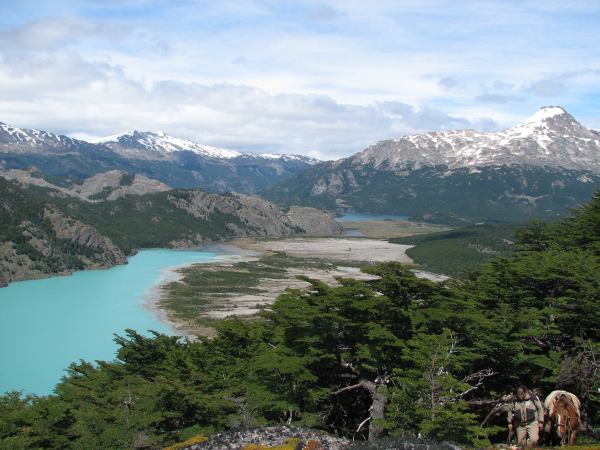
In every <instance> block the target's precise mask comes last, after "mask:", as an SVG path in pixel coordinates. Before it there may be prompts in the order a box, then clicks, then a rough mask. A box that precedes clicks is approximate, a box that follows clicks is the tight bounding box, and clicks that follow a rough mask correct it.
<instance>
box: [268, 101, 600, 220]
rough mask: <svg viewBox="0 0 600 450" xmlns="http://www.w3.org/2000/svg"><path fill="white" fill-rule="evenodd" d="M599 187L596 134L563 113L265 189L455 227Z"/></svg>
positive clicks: (331, 166) (364, 157) (419, 143)
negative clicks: (499, 130) (404, 215)
mask: <svg viewBox="0 0 600 450" xmlns="http://www.w3.org/2000/svg"><path fill="white" fill-rule="evenodd" d="M599 186H600V133H598V132H597V131H593V130H587V129H586V128H585V127H583V126H582V125H581V124H580V123H579V122H577V121H576V120H575V119H574V118H573V117H572V116H571V115H570V114H568V113H567V112H566V111H565V110H564V109H562V108H560V107H545V108H542V109H541V110H540V111H538V112H537V113H536V114H534V115H533V116H532V117H530V118H529V119H527V120H526V121H524V122H523V123H521V124H519V125H517V126H515V127H513V128H509V129H508V130H505V131H502V132H488V133H484V132H478V131H474V130H461V131H442V132H435V133H424V134H418V135H414V136H406V137H401V138H398V139H393V140H388V141H380V142H377V143H375V144H373V145H372V146H370V147H369V148H367V149H366V150H364V151H362V152H360V153H357V154H355V155H353V156H351V157H349V158H346V159H341V160H338V161H335V162H324V163H319V164H316V165H313V166H312V167H311V168H309V169H307V170H305V171H303V172H300V173H298V174H296V175H294V176H292V177H290V178H288V179H286V180H284V181H282V182H279V183H277V184H276V185H273V186H270V187H267V188H265V189H264V190H262V191H261V192H260V194H261V195H263V196H264V197H265V198H267V199H269V200H271V201H274V202H276V203H278V204H280V205H290V204H296V205H307V206H308V205H310V206H316V207H320V208H329V209H338V210H346V211H359V212H385V213H390V214H391V213H396V214H412V215H414V218H415V219H420V220H427V221H432V222H444V223H449V222H451V223H453V224H460V223H462V224H468V223H469V222H476V221H513V220H522V219H524V218H544V219H552V218H556V217H557V216H558V215H561V214H566V213H567V210H566V208H567V207H572V206H576V205H577V204H579V203H580V202H584V201H587V200H588V199H589V197H590V195H591V194H592V193H593V191H594V190H595V189H596V188H597V187H599Z"/></svg>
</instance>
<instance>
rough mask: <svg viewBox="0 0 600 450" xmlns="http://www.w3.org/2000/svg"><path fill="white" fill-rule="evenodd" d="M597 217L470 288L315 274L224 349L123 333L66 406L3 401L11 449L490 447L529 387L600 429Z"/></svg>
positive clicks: (580, 213)
mask: <svg viewBox="0 0 600 450" xmlns="http://www.w3.org/2000/svg"><path fill="white" fill-rule="evenodd" d="M598 211H600V194H596V195H595V196H594V198H593V199H592V201H591V203H590V204H589V205H586V206H585V207H582V208H581V209H579V210H577V211H573V215H572V216H571V217H570V218H568V219H566V220H563V221H561V222H558V223H555V224H551V225H541V224H540V223H537V222H533V223H532V225H530V226H529V227H526V228H525V229H523V231H521V232H519V240H518V242H517V245H518V249H519V251H518V252H515V253H514V254H513V255H511V256H510V257H501V258H499V259H497V260H494V261H492V262H491V263H488V264H485V265H483V267H482V269H481V271H480V272H478V273H471V274H470V276H469V277H468V278H467V279H464V280H449V281H447V282H444V283H433V282H431V281H428V280H426V279H419V278H417V277H416V275H415V274H414V273H413V272H412V271H411V269H413V267H412V266H402V265H401V264H399V263H385V264H380V265H378V266H376V267H373V268H365V269H364V271H365V272H367V273H369V274H372V275H377V276H378V277H379V278H375V279H373V280H370V281H357V280H353V279H343V278H339V279H338V282H339V286H336V287H332V286H327V285H325V284H323V283H322V282H320V281H318V280H311V279H308V278H306V277H303V278H302V279H303V280H305V281H308V282H309V283H310V285H311V286H310V288H309V289H307V290H292V289H290V290H288V291H287V292H286V293H285V294H284V295H282V296H280V297H279V299H278V300H277V301H276V302H275V303H274V304H273V305H271V307H270V308H269V309H265V310H263V311H262V312H261V313H260V314H259V315H258V316H257V317H255V318H253V319H252V320H244V321H243V320H240V319H236V318H228V319H225V320H223V321H221V322H219V323H218V324H217V325H216V327H217V335H216V337H215V338H214V339H212V340H208V339H201V340H200V341H199V342H194V343H191V342H189V341H184V340H182V339H179V338H176V337H169V336H164V335H160V334H158V333H153V336H151V337H143V336H141V335H139V334H137V333H136V332H135V331H132V330H127V336H125V337H119V336H117V338H116V341H117V343H118V344H119V346H120V349H119V351H118V353H117V359H116V360H115V361H111V362H106V361H104V362H98V363H97V364H96V365H92V364H90V363H86V362H83V361H82V362H80V363H78V364H72V365H71V367H70V368H69V371H68V374H67V376H65V377H64V378H63V380H62V381H61V383H59V384H58V386H57V387H56V390H55V393H56V395H53V396H49V397H42V398H37V397H31V396H29V397H27V396H26V397H22V396H20V395H19V394H18V393H8V394H6V395H5V396H4V397H2V398H1V399H0V448H11V449H12V448H23V449H33V448H40V447H41V448H44V447H46V448H48V447H51V448H60V449H63V448H64V449H82V448H83V449H85V448H90V449H92V448H102V449H117V448H133V447H140V446H146V447H150V448H159V447H160V446H163V447H164V446H166V445H170V444H173V443H176V442H181V441H184V440H185V439H188V438H189V437H190V436H191V435H192V434H194V433H205V432H207V430H223V429H231V428H235V427H249V426H253V425H257V426H260V425H266V424H277V423H282V422H287V423H293V424H306V425H308V424H310V425H311V426H317V427H319V428H322V429H324V430H328V431H332V432H336V433H338V434H339V435H343V436H348V437H352V438H355V439H366V438H367V437H369V438H373V437H377V436H381V433H382V432H387V433H388V434H389V435H391V436H417V435H419V434H421V435H422V436H425V437H428V438H435V439H443V440H453V441H457V442H459V443H461V444H464V445H469V446H477V447H482V446H486V445H489V443H490V442H489V439H490V437H494V435H495V434H496V433H497V432H498V431H499V430H500V429H502V428H501V427H498V426H492V427H486V428H482V427H481V426H480V425H479V424H481V423H482V422H484V420H485V418H486V416H487V414H488V413H489V412H490V409H491V408H492V407H493V404H492V405H490V407H489V408H487V409H485V408H483V409H482V408H481V407H475V406H476V405H481V404H486V403H485V402H487V401H489V400H490V399H495V400H496V401H497V402H500V401H501V398H502V397H503V395H504V394H506V393H508V392H509V391H510V390H511V388H512V387H513V386H514V385H515V384H517V383H523V384H525V385H527V386H528V387H529V388H535V389H538V390H539V391H540V392H542V393H547V392H550V391H551V390H554V389H556V388H559V389H565V390H568V391H570V392H573V393H575V394H576V395H577V396H578V397H579V398H580V399H581V400H582V403H583V405H584V407H585V408H586V413H587V418H588V420H589V423H590V424H592V425H595V426H597V424H598V420H599V417H598V408H597V406H594V405H596V403H597V400H598V394H597V390H598V388H599V387H600V377H599V372H600V371H599V370H598V369H599V368H600V367H599V366H598V362H597V361H598V354H599V352H600V325H599V324H600V317H599V315H600V313H599V311H600V283H599V282H598V281H599V280H600V271H599V262H598V258H599V255H598V251H599V248H598V242H599V241H600V239H599V238H600V236H599V234H600V225H598V224H600V215H599V214H598ZM255 269H256V270H263V269H265V270H267V269H269V270H272V269H273V267H262V268H261V267H260V266H257V267H256V268H255ZM503 438H504V437H503V436H502V437H497V439H503ZM494 439H496V438H494Z"/></svg>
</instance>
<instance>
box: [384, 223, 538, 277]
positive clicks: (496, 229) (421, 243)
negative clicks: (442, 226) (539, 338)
mask: <svg viewBox="0 0 600 450" xmlns="http://www.w3.org/2000/svg"><path fill="white" fill-rule="evenodd" d="M539 223H542V224H543V223H545V222H539ZM524 226H525V223H507V224H485V225H475V226H471V227H465V228H459V229H457V230H452V231H442V232H439V233H430V234H425V235H417V236H406V237H397V238H392V239H390V240H389V241H390V242H392V243H394V244H404V245H414V246H415V247H413V248H410V249H408V250H407V251H406V254H407V255H408V256H410V257H411V258H412V259H413V261H414V262H415V263H417V264H419V265H420V266H421V267H422V268H423V269H425V270H430V271H432V272H435V273H443V274H445V275H450V276H454V277H461V276H464V272H465V271H475V270H479V269H480V268H481V266H482V265H483V264H485V263H488V262H490V261H492V260H493V259H497V258H498V257H500V256H506V257H508V256H510V255H511V254H512V252H513V250H514V248H515V246H514V245H513V241H514V240H515V238H514V237H513V234H514V233H515V231H516V230H519V229H521V228H523V227H524Z"/></svg>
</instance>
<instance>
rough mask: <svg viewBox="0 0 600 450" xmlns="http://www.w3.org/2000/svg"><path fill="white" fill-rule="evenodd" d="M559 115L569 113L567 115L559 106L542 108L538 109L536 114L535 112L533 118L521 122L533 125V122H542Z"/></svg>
mask: <svg viewBox="0 0 600 450" xmlns="http://www.w3.org/2000/svg"><path fill="white" fill-rule="evenodd" d="M561 114H569V113H567V112H566V111H565V110H564V109H562V108H561V107H560V106H544V107H543V108H540V110H539V111H538V112H536V113H535V114H534V115H533V116H531V117H530V118H529V119H527V120H525V121H523V122H522V123H524V124H525V123H527V124H529V123H535V122H543V121H545V120H546V119H549V118H551V117H554V116H559V115H561Z"/></svg>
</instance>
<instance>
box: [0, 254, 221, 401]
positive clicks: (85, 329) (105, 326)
mask: <svg viewBox="0 0 600 450" xmlns="http://www.w3.org/2000/svg"><path fill="white" fill-rule="evenodd" d="M214 256H215V254H214V253H205V252H199V251H179V250H142V251H140V252H139V253H138V254H137V255H135V256H133V257H131V258H129V264H127V265H124V266H117V267H113V268H112V269H109V270H94V271H82V272H76V273H75V274H73V275H72V276H68V277H56V278H48V279H45V280H33V281H21V282H18V283H11V284H9V285H8V287H4V288H0V395H2V394H3V393H4V392H6V391H10V390H19V391H20V390H25V391H26V392H27V393H35V394H38V395H48V394H50V393H51V392H52V389H53V388H54V385H55V384H56V383H57V382H58V381H60V378H61V376H62V375H64V374H65V372H64V369H66V368H68V367H69V364H71V363H72V362H77V361H79V360H80V359H83V360H85V361H89V362H93V361H95V360H112V359H114V357H115V351H116V350H117V348H118V347H117V345H116V344H115V343H114V342H113V339H114V335H113V334H114V333H117V334H119V335H121V336H123V335H125V329H127V328H131V329H134V330H136V331H137V332H138V333H141V334H146V335H147V334H148V333H147V330H155V331H158V332H160V333H166V334H170V335H173V334H175V333H174V331H173V328H172V327H170V326H169V325H168V324H166V323H164V322H161V321H160V320H159V319H158V316H157V314H156V313H153V312H152V311H150V310H148V309H147V308H146V307H144V305H145V300H146V301H147V300H148V299H149V296H150V294H151V288H152V287H153V286H156V285H157V284H159V283H160V282H161V281H163V280H164V279H165V278H166V276H167V271H166V270H165V268H167V267H172V266H177V265H181V264H186V263H191V262H202V261H207V260H210V259H212V258H213V257H214ZM144 297H146V298H145V299H144Z"/></svg>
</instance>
